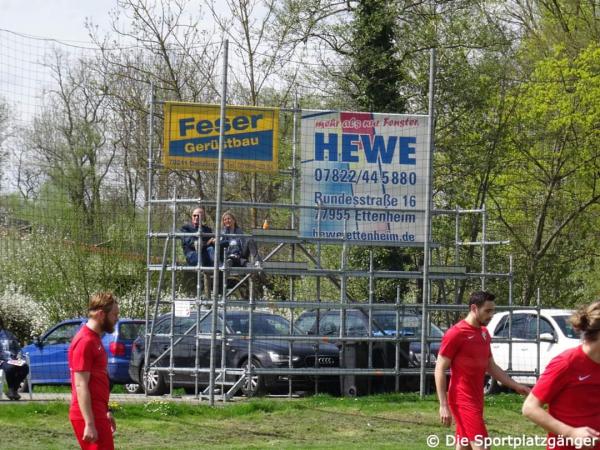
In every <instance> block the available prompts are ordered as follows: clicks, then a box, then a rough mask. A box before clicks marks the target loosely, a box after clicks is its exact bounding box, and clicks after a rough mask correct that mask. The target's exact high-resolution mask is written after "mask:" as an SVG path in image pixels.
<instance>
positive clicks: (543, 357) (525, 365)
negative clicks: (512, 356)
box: [516, 314, 556, 385]
mask: <svg viewBox="0 0 600 450" xmlns="http://www.w3.org/2000/svg"><path fill="white" fill-rule="evenodd" d="M523 315H524V316H525V317H526V319H525V339H527V340H537V339H539V336H540V335H541V334H551V335H552V336H556V332H555V331H554V328H553V327H552V325H551V324H550V322H548V320H547V319H545V318H544V317H540V333H539V334H538V332H537V315H536V314H523ZM553 347H556V345H555V343H554V342H552V341H541V342H540V347H539V349H540V372H541V369H543V368H544V367H546V365H547V364H548V361H549V358H552V357H554V356H556V355H555V354H554V352H553ZM516 349H517V354H518V355H520V358H519V369H518V370H523V371H527V372H537V371H538V346H537V344H536V343H535V342H520V343H518V344H517V345H516ZM521 382H522V383H525V384H529V385H533V384H535V382H536V378H535V376H527V377H524V378H523V380H522V381H521Z"/></svg>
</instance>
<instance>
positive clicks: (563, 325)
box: [552, 315, 580, 339]
mask: <svg viewBox="0 0 600 450" xmlns="http://www.w3.org/2000/svg"><path fill="white" fill-rule="evenodd" d="M569 317H571V316H569V315H560V316H552V318H553V319H554V320H555V321H556V323H557V324H558V326H559V327H560V330H561V331H562V332H563V334H564V335H565V336H566V337H568V338H570V339H579V337H580V334H579V332H578V331H577V330H576V329H575V328H573V325H571V323H570V322H569Z"/></svg>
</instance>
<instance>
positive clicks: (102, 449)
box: [71, 419, 115, 450]
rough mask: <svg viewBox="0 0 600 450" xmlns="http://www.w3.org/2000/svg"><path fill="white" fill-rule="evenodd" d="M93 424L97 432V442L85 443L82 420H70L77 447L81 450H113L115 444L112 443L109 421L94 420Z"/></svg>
mask: <svg viewBox="0 0 600 450" xmlns="http://www.w3.org/2000/svg"><path fill="white" fill-rule="evenodd" d="M94 424H95V425H96V431H97V432H98V440H97V441H96V442H87V441H84V440H83V429H84V428H85V422H84V421H83V420H73V419H71V425H73V431H75V437H76V438H77V441H78V442H79V446H80V447H81V448H82V449H83V450H114V448H115V444H114V442H113V434H112V429H111V425H110V420H108V419H101V420H96V421H95V422H94Z"/></svg>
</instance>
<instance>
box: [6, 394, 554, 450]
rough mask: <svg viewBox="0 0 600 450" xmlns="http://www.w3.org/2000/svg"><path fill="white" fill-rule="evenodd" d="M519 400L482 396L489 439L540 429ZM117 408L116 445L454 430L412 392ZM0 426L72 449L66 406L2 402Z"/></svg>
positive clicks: (372, 440) (387, 442)
mask: <svg viewBox="0 0 600 450" xmlns="http://www.w3.org/2000/svg"><path fill="white" fill-rule="evenodd" d="M521 404H522V399H521V398H520V397H518V396H517V395H513V394H510V395H509V394H501V395H497V396H493V397H491V398H490V399H488V400H487V404H486V421H487V423H488V430H489V432H490V435H491V436H494V437H495V436H509V435H512V436H520V435H523V434H525V435H539V436H542V435H543V434H544V433H543V432H542V430H541V429H539V428H536V427H534V426H533V425H532V424H530V423H529V422H527V421H525V420H524V419H523V418H522V417H521V414H520V408H521ZM114 406H115V407H116V411H115V416H116V419H117V424H118V431H117V434H116V436H115V443H116V448H119V449H197V448H211V449H213V448H214V449H240V448H277V449H279V448H291V449H298V448H322V449H364V448H368V449H379V448H382V449H385V448H390V449H391V448H394V449H427V448H429V447H428V446H427V444H426V438H427V436H428V435H431V434H435V435H437V436H438V437H439V438H440V439H441V442H442V443H441V445H440V446H439V447H438V448H448V447H446V446H445V442H446V437H445V436H446V435H447V434H450V435H451V434H452V430H451V429H448V428H444V427H442V426H441V425H440V424H439V421H438V415H437V414H438V413H437V412H438V405H437V401H436V400H435V398H434V397H433V396H429V397H426V398H425V399H424V400H420V399H419V397H418V396H417V395H414V394H390V395H381V396H372V397H363V398H358V399H352V398H334V397H329V396H316V397H312V398H303V399H292V400H287V399H274V398H271V399H256V400H241V401H237V402H234V403H228V404H225V405H223V404H219V405H218V406H217V407H214V408H211V407H209V406H207V405H204V404H200V405H192V404H184V403H174V402H169V401H168V400H164V399H161V400H158V401H157V400H154V401H149V402H147V403H142V404H139V403H136V404H128V403H123V404H119V405H114ZM0 429H2V432H3V433H2V434H3V436H14V437H19V441H17V442H5V441H3V442H2V448H3V449H42V448H43V449H75V448H77V446H76V442H75V438H74V437H73V435H72V431H71V426H70V423H69V421H68V405H67V404H66V403H61V402H48V403H35V402H34V403H8V402H2V403H0ZM495 448H511V447H502V446H500V447H498V446H496V447H495ZM519 448H528V447H519ZM530 448H535V447H530ZM538 448H541V447H538Z"/></svg>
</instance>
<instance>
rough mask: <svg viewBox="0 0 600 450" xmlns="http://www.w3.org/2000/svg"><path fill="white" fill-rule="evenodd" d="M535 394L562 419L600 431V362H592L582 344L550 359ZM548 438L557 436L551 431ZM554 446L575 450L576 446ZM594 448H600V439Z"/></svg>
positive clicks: (569, 423)
mask: <svg viewBox="0 0 600 450" xmlns="http://www.w3.org/2000/svg"><path fill="white" fill-rule="evenodd" d="M531 393H532V394H533V395H535V396H536V397H537V398H538V399H539V400H540V401H541V402H543V403H547V404H548V412H549V413H550V415H551V416H552V417H554V418H556V419H558V420H560V421H561V422H564V423H566V424H567V425H570V426H572V427H583V426H587V427H591V428H594V429H595V430H598V431H600V364H598V363H596V362H594V361H592V360H591V359H590V358H589V357H588V356H587V355H586V354H585V353H584V352H583V349H582V347H581V345H580V346H578V347H575V348H571V349H569V350H566V351H564V352H562V353H561V354H560V355H558V356H556V357H555V358H554V359H553V360H552V361H550V363H549V364H548V365H547V366H546V370H545V371H544V373H543V374H542V376H541V377H540V379H539V380H538V382H537V383H536V385H535V386H534V387H533V389H532V390H531ZM548 437H549V438H550V437H556V435H554V434H552V433H550V434H548ZM548 448H550V447H548ZM554 448H555V449H565V450H566V449H568V450H571V449H574V448H575V447H573V446H562V447H561V446H556V447H554ZM594 449H600V442H597V443H596V446H595V447H594Z"/></svg>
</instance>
